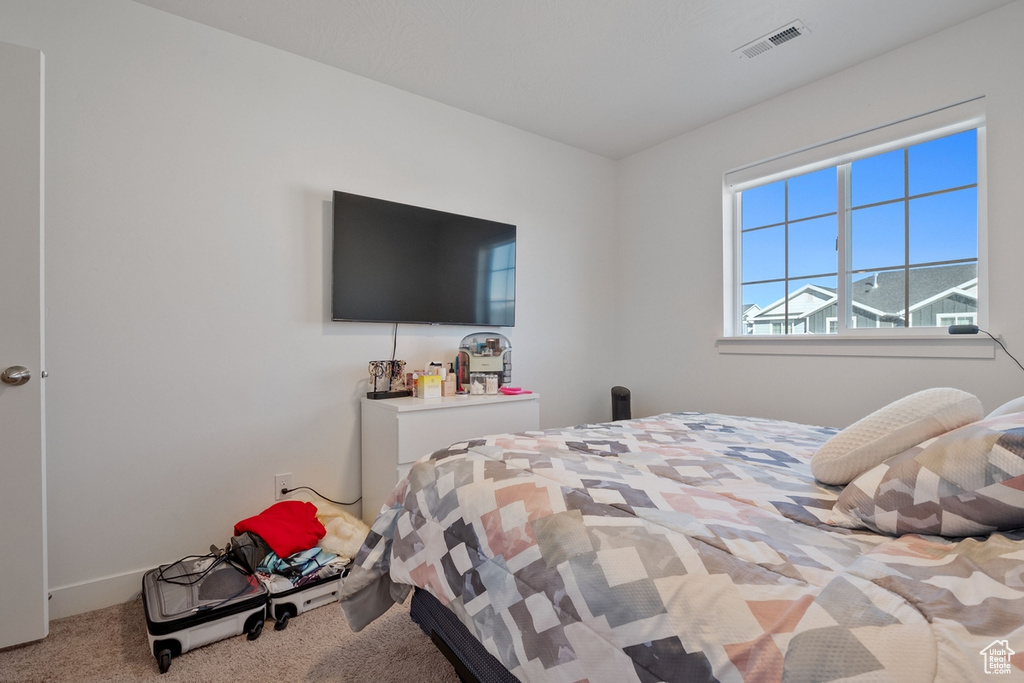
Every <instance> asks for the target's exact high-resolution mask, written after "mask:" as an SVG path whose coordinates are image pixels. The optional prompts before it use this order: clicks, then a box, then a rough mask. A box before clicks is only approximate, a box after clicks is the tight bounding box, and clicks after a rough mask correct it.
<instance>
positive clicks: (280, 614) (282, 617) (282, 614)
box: [274, 605, 295, 631]
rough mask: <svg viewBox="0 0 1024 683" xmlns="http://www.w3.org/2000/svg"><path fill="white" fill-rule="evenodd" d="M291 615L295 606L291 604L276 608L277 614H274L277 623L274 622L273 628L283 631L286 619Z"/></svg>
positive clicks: (293, 614)
mask: <svg viewBox="0 0 1024 683" xmlns="http://www.w3.org/2000/svg"><path fill="white" fill-rule="evenodd" d="M293 616H295V607H293V606H292V605H286V606H283V607H280V608H279V609H278V610H277V614H276V615H275V618H276V620H277V623H276V624H274V630H275V631H283V630H285V629H286V628H288V620H289V619H291V618H292V617H293Z"/></svg>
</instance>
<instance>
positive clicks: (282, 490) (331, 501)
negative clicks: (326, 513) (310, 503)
mask: <svg viewBox="0 0 1024 683" xmlns="http://www.w3.org/2000/svg"><path fill="white" fill-rule="evenodd" d="M299 489H306V490H307V491H312V492H313V493H315V494H316V495H318V496H320V497H321V498H323V499H324V500H326V501H327V502H329V503H334V504H335V505H355V504H356V503H358V502H359V501H361V500H362V499H363V497H362V496H359V497H358V498H356V499H355V500H353V501H352V502H351V503H342V502H341V501H340V500H332V499H331V498H328V497H327V496H325V495H324V494H322V493H320V492H319V491H317V490H316V489H314V488H311V487H309V486H296V487H295V488H293V489H281V493H291V492H292V491H298V490H299Z"/></svg>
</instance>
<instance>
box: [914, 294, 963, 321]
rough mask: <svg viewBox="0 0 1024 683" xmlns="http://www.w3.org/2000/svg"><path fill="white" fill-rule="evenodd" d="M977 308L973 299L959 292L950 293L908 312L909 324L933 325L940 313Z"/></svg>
mask: <svg viewBox="0 0 1024 683" xmlns="http://www.w3.org/2000/svg"><path fill="white" fill-rule="evenodd" d="M976 310H978V306H977V303H976V302H975V300H974V299H968V298H967V297H965V296H963V295H960V294H951V295H949V296H948V297H946V298H945V299H939V300H938V301H935V302H932V303H930V304H928V305H927V306H922V307H921V308H920V309H918V310H916V311H914V312H912V313H911V314H910V320H911V323H910V324H911V325H914V326H922V325H934V324H935V320H936V317H937V316H938V315H939V314H941V313H973V312H974V311H976Z"/></svg>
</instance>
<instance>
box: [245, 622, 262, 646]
mask: <svg viewBox="0 0 1024 683" xmlns="http://www.w3.org/2000/svg"><path fill="white" fill-rule="evenodd" d="M246 626H247V628H246V631H247V633H246V635H245V637H246V638H248V639H249V640H256V639H257V638H259V637H260V634H261V633H263V618H262V616H261V617H258V618H257V619H256V621H253V622H251V623H249V624H247V625H246Z"/></svg>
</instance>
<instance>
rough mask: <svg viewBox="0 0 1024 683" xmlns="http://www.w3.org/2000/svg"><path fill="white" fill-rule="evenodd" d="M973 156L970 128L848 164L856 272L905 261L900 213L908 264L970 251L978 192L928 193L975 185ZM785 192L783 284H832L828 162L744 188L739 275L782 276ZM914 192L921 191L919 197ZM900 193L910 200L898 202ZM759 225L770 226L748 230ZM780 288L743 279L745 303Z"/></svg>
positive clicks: (832, 177) (780, 292)
mask: <svg viewBox="0 0 1024 683" xmlns="http://www.w3.org/2000/svg"><path fill="white" fill-rule="evenodd" d="M976 160H977V133H976V131H974V130H969V131H965V132H963V133H957V134H956V135H950V136H948V137H944V138H939V139H937V140H931V141H929V142H924V143H921V144H919V145H914V146H912V147H909V148H907V150H906V155H905V154H904V150H902V149H900V150H895V151H893V152H888V153H885V154H880V155H878V156H874V157H869V158H867V159H862V160H860V161H855V162H853V164H852V165H851V172H850V175H851V180H850V184H851V196H852V206H853V210H852V214H851V221H852V224H851V243H852V254H851V258H852V265H853V269H854V271H865V274H867V272H868V271H875V270H878V269H886V268H893V267H899V266H902V265H903V264H905V263H906V256H907V238H908V236H907V234H906V233H907V230H906V225H907V212H908V211H909V257H910V264H911V265H915V264H924V263H931V262H935V261H950V260H956V259H965V258H977V255H978V245H977V241H978V240H977V205H978V194H977V189H976V188H975V187H970V188H966V189H960V190H955V191H952V192H943V193H941V194H935V195H929V194H928V193H932V192H939V191H942V190H948V189H950V188H957V187H962V186H964V185H974V184H976V183H977V180H978V179H977V163H976ZM905 169H908V170H909V173H908V172H907V171H905ZM787 191H788V199H789V207H788V220H789V221H790V224H789V278H790V283H789V289H790V291H793V290H795V289H798V288H799V287H801V286H803V285H804V284H806V283H808V282H815V283H818V284H821V285H823V286H826V287H831V288H835V287H836V284H837V283H836V280H837V278H836V249H835V247H836V194H837V192H836V169H835V168H828V169H824V170H821V171H816V172H814V173H809V174H807V175H803V176H798V177H796V178H790V179H789V180H788V181H779V182H776V183H772V184H770V185H764V186H762V187H758V188H754V189H751V190H746V191H744V192H743V197H742V200H743V230H744V232H743V245H742V247H743V276H742V280H743V282H752V281H758V280H769V279H776V278H780V279H781V278H784V277H785V276H786V271H785V261H786V227H785V222H786V220H787V207H786V199H787ZM907 192H909V195H907ZM922 194H924V195H926V196H923V197H918V196H917V195H922ZM905 196H909V197H911V199H910V200H909V201H903V198H904V197H905ZM893 200H899V201H895V202H893ZM885 202H893V203H885ZM811 217H814V218H812V219H811V220H801V219H807V218H811ZM793 221H797V222H793ZM762 226H771V227H764V228H763V229H759V230H751V228H761V227H762ZM860 277H863V275H855V279H859V278H860ZM784 292H785V283H783V282H771V283H764V284H756V285H744V286H743V303H744V304H751V303H756V304H758V305H759V306H761V307H762V308H763V307H765V306H767V305H768V304H771V303H772V302H774V301H777V300H778V299H781V298H782V297H783V296H784Z"/></svg>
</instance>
